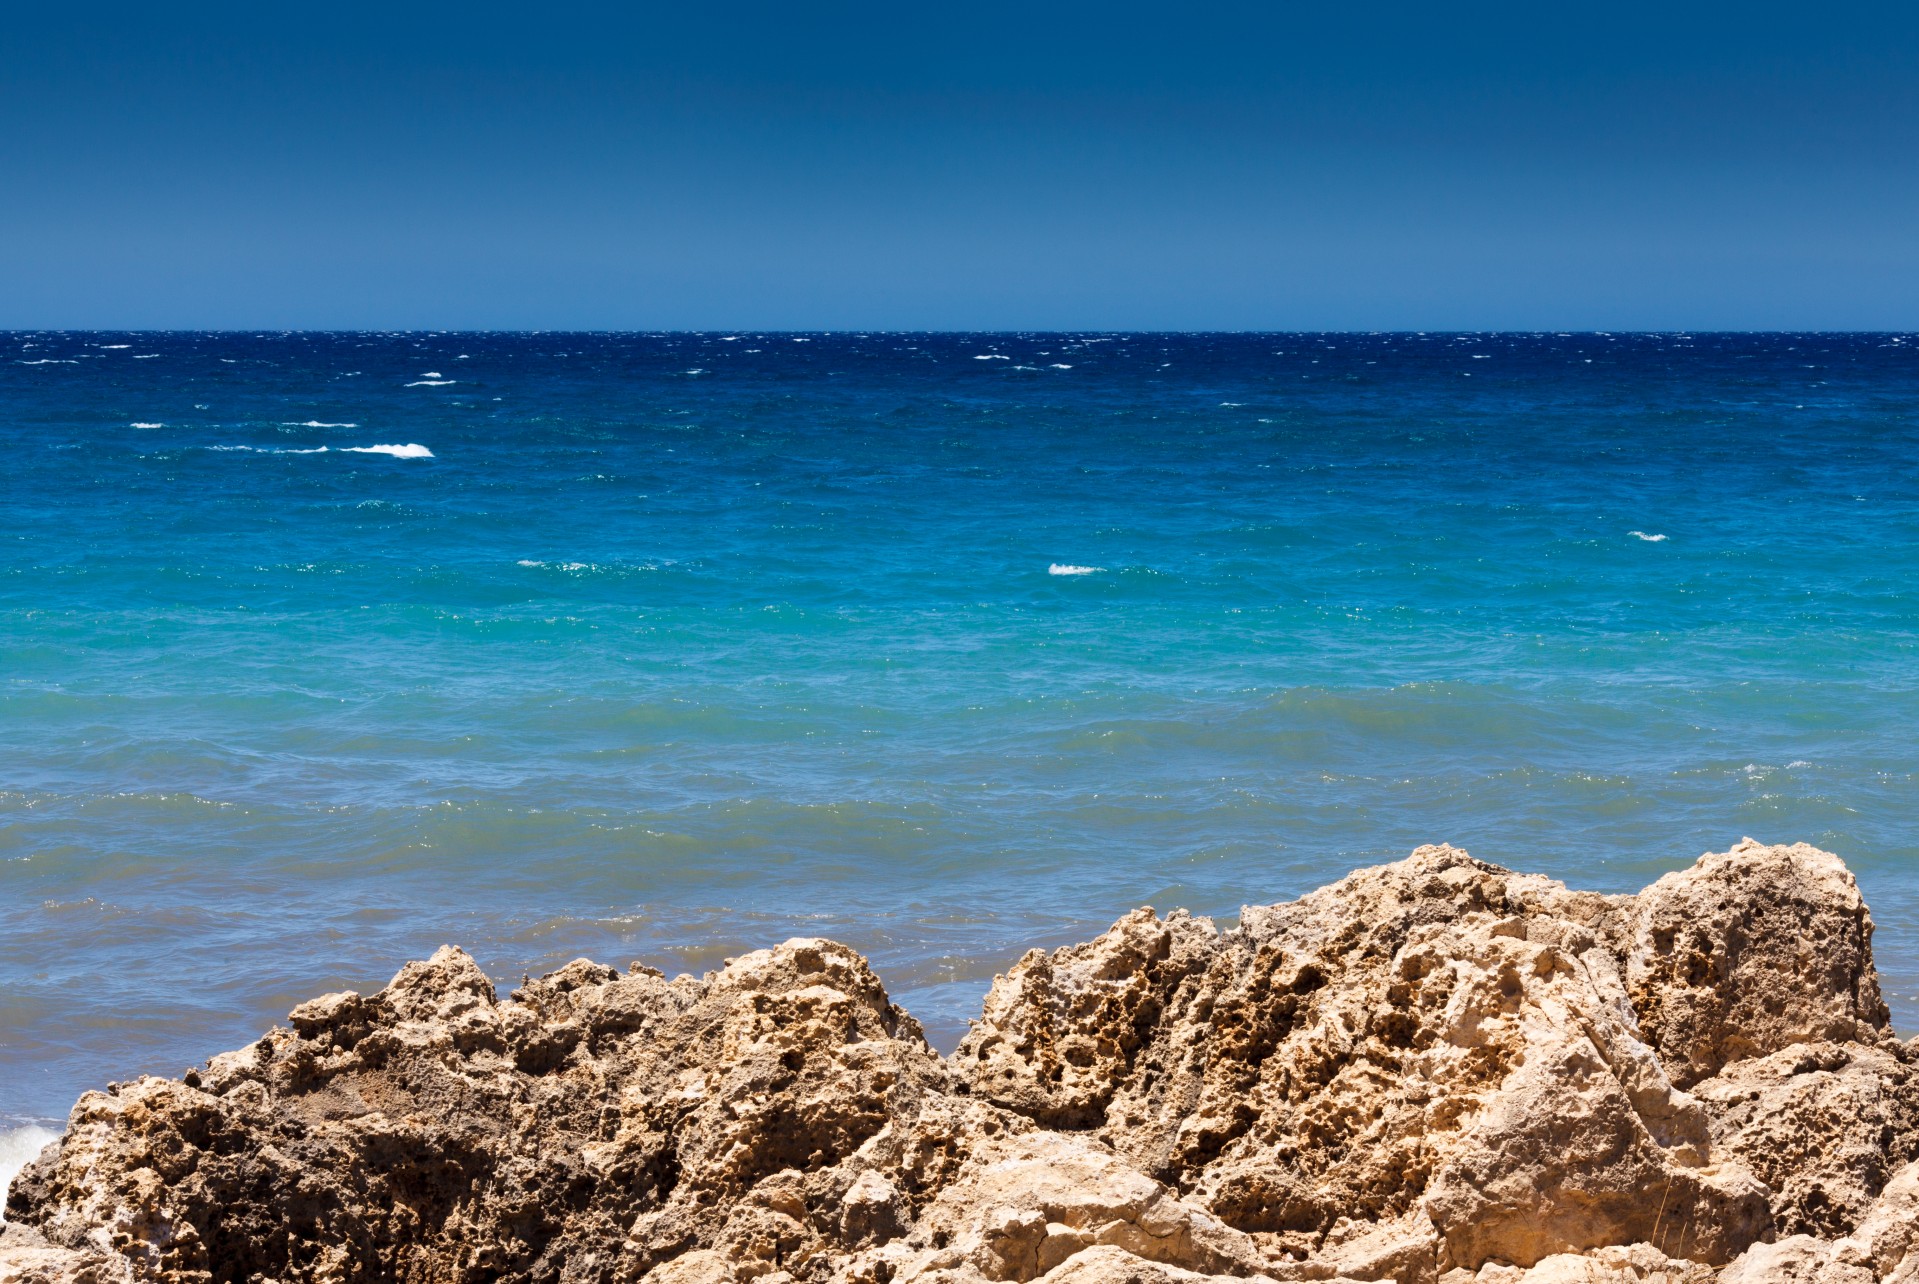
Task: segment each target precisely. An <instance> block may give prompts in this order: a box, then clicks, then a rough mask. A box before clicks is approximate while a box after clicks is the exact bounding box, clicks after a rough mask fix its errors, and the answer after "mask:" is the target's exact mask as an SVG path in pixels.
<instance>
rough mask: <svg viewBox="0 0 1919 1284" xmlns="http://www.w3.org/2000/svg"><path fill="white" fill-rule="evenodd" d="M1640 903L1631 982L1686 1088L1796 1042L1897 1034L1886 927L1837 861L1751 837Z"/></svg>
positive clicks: (1644, 1023) (1655, 1038) (1655, 1042)
mask: <svg viewBox="0 0 1919 1284" xmlns="http://www.w3.org/2000/svg"><path fill="white" fill-rule="evenodd" d="M1638 902H1639V904H1638V911H1639V912H1638V914H1637V921H1636V922H1635V924H1634V936H1633V946H1632V953H1631V956H1630V958H1629V959H1628V962H1627V983H1628V985H1629V986H1630V988H1631V991H1632V998H1633V1006H1634V1007H1635V1008H1636V1009H1637V1010H1638V1013H1639V1021H1640V1026H1641V1028H1642V1029H1643V1030H1644V1031H1645V1034H1646V1041H1647V1042H1648V1043H1650V1044H1651V1045H1652V1047H1653V1048H1654V1050H1656V1051H1657V1052H1658V1053H1659V1056H1660V1059H1661V1060H1662V1061H1663V1062H1664V1063H1665V1065H1666V1067H1667V1069H1668V1071H1669V1073H1670V1074H1671V1075H1672V1078H1673V1082H1675V1083H1677V1084H1679V1085H1680V1086H1681V1087H1690V1086H1691V1085H1692V1084H1693V1083H1695V1082H1697V1081H1698V1080H1700V1079H1704V1078H1706V1077H1707V1076H1709V1075H1713V1074H1717V1073H1718V1072H1719V1071H1720V1070H1721V1069H1722V1068H1723V1067H1725V1066H1726V1065H1729V1064H1730V1063H1732V1062H1734V1061H1741V1060H1745V1059H1746V1058H1749V1057H1763V1056H1766V1055H1768V1054H1770V1053H1774V1052H1778V1051H1779V1050H1781V1049H1782V1048H1789V1047H1792V1046H1793V1045H1795V1044H1801V1043H1814V1042H1819V1041H1823V1040H1830V1041H1835V1042H1842V1043H1843V1042H1853V1041H1856V1042H1861V1043H1875V1042H1878V1041H1879V1040H1881V1039H1883V1038H1884V1037H1885V1034H1886V1031H1887V1027H1888V1024H1889V1022H1890V1019H1891V1018H1890V1016H1889V1015H1888V1013H1887V1011H1886V1005H1885V1002H1884V1000H1883V999H1881V998H1880V995H1879V980H1878V975H1877V973H1876V972H1875V971H1874V970H1873V966H1872V919H1871V917H1870V916H1869V915H1868V914H1867V912H1866V903H1865V900H1864V899H1863V898H1862V897H1861V896H1860V895H1859V886H1858V884H1857V883H1855V882H1854V881H1853V877H1852V874H1851V872H1850V871H1849V870H1847V869H1846V867H1845V864H1844V863H1843V862H1842V861H1841V860H1840V859H1839V858H1838V857H1837V856H1834V855H1833V854H1832V853H1830V852H1822V851H1820V850H1819V849H1818V848H1816V847H1808V846H1806V845H1805V844H1804V843H1800V844H1798V845H1796V846H1792V847H1767V846H1764V845H1763V844H1760V843H1755V842H1754V841H1752V840H1751V839H1750V838H1748V839H1746V840H1745V841H1744V842H1742V843H1740V844H1739V845H1738V846H1737V847H1734V848H1733V849H1732V850H1731V851H1728V852H1721V853H1719V854H1717V855H1709V856H1702V857H1700V858H1699V860H1698V862H1697V863H1695V864H1694V865H1693V866H1692V867H1691V868H1690V869H1683V870H1679V871H1677V872H1675V873H1671V874H1667V875H1666V876H1665V877H1664V878H1662V879H1660V880H1659V881H1658V882H1656V883H1654V884H1653V885H1652V886H1651V887H1648V888H1647V889H1646V890H1645V891H1643V892H1641V893H1640V894H1639V897H1638Z"/></svg>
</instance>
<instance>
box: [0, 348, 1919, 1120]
mask: <svg viewBox="0 0 1919 1284" xmlns="http://www.w3.org/2000/svg"><path fill="white" fill-rule="evenodd" d="M1916 346H1919V345H1915V344H1914V343H1913V342H1912V341H1910V340H1909V339H1907V338H1906V337H1904V336H1886V335H1860V336H1833V335H1772V336H1746V335H1697V336H1681V335H1570V336H1568V335H1463V336H1462V335H1425V336H1420V335H1367V336H1359V335H1227V336H1205V335H1200V336H1185V335H1182V336H1161V335H1133V336H1117V335H1116V336H1099V335H1092V336H1063V335H973V336H954V335H942V336H929V335H907V336H900V335H858V336H855V335H828V334H816V335H790V334H785V335H757V334H747V335H738V336H721V335H698V336H694V335H663V336H644V335H581V334H551V335H410V334H398V335H379V334H351V335H307V334H278V335H211V334H209V335H146V334H142V335H106V334H16V335H10V336H0V447H3V448H4V452H5V453H4V459H5V472H4V481H3V482H0V487H3V488H4V489H0V1126H3V1125H5V1122H6V1120H7V1119H9V1118H10V1119H12V1120H13V1121H14V1122H15V1123H17V1122H19V1121H21V1120H24V1119H36V1118H37V1119H45V1118H51V1117H59V1116H63V1115H64V1113H65V1111H66V1108H67V1106H68V1105H69V1104H70V1103H71V1101H72V1099H73V1097H74V1096H75V1095H76V1093H77V1092H79V1091H80V1090H81V1089H82V1088H85V1087H88V1086H96V1085H99V1084H101V1083H103V1082H105V1081H106V1080H108V1079H117V1078H127V1077H131V1076H132V1075H134V1074H135V1073H138V1072H141V1071H158V1072H166V1073H177V1072H178V1071H179V1070H180V1069H181V1068H182V1067H184V1066H186V1065H187V1064H189V1063H191V1062H194V1061H197V1060H199V1059H200V1058H201V1057H203V1056H205V1055H207V1054H209V1053H211V1052H214V1051H217V1050H221V1049H225V1048H229V1047H234V1046H238V1045H240V1044H242V1043H244V1042H246V1041H247V1040H249V1039H251V1038H253V1037H255V1036H256V1035H257V1033H258V1032H259V1031H260V1030H261V1029H263V1028H264V1027H265V1026H267V1025H268V1024H270V1023H272V1022H273V1021H274V1020H275V1019H276V1018H279V1017H281V1016H282V1015H283V1014H284V1012H285V1010H286V1009H287V1008H288V1007H289V1006H291V1005H292V1004H293V1003H295V1002H297V1001H299V1000H301V999H303V998H306V997H309V996H311V995H313V994H316V993H318V992H320V991H323V990H328V989H337V988H342V987H354V988H371V987H376V986H378V985H379V984H381V983H382V982H383V981H384V980H385V979H386V978H387V977H388V976H389V975H390V974H391V973H392V972H393V971H394V970H395V969H396V968H397V967H398V966H399V965H400V964H401V963H402V962H404V961H405V960H406V959H408V958H413V957H419V956H421V955H423V954H425V953H426V952H428V951H430V950H431V949H433V948H434V947H435V946H437V945H439V944H441V943H442V942H446V941H453V942H458V943H460V944H463V945H465V946H466V947H467V948H469V949H471V950H472V951H473V952H474V953H475V954H476V955H477V956H478V957H479V958H480V959H481V960H482V962H483V963H484V964H485V965H486V966H487V967H488V969H489V970H490V971H491V972H492V973H493V974H494V975H495V977H496V978H497V979H500V980H502V981H507V982H517V980H518V979H519V977H520V976H521V974H522V973H524V972H534V973H538V972H540V971H541V970H543V969H547V968H550V967H552V966H555V965H557V964H559V963H561V962H564V961H565V960H567V959H569V958H572V957H575V956H578V955H582V954H584V955H589V956H593V957H596V958H600V959H603V960H605V961H609V962H613V963H617V964H625V963H626V962H628V961H630V960H634V959H642V960H646V961H648V962H651V963H653V964H655V965H658V966H662V967H665V968H667V969H668V970H669V971H674V970H688V969H690V970H695V971H698V970H703V969H705V968H708V967H712V966H715V965H717V963H718V962H719V960H720V959H721V958H723V957H724V956H726V955H729V954H733V953H737V952H740V951H742V950H745V949H748V948H752V947H756V946H761V945H766V944H770V943H772V942H775V941H777V940H780V939H782V938H784V937H786V936H789V935H794V934H805V935H827V936H832V937H836V938H839V939H841V940H845V941H848V942H850V943H852V944H854V945H856V946H858V947H860V948H861V949H864V950H866V951H868V952H869V953H870V954H871V955H872V956H873V958H874V960H875V963H876V965H877V966H878V967H879V969H880V971H881V973H882V975H883V976H884V977H885V978H886V979H887V981H888V982H889V984H890V986H891V987H892V988H893V990H894V992H895V994H896V995H897V996H898V997H899V998H900V999H901V1001H902V1002H904V1003H905V1005H906V1006H907V1007H908V1008H910V1009H911V1010H912V1011H914V1012H915V1013H916V1014H918V1015H919V1016H920V1017H922V1019H924V1020H925V1021H926V1022H927V1024H928V1025H929V1026H930V1027H931V1028H932V1029H933V1031H934V1033H935V1035H936V1038H937V1039H938V1040H939V1041H941V1042H942V1043H945V1042H950V1041H951V1039H952V1038H953V1037H955V1034H956V1032H957V1031H958V1030H959V1029H960V1028H962V1027H963V1025H964V1022H965V1020H966V1018H967V1017H968V1016H969V1015H972V1014H973V1013H975V1012H976V1011H977V1006H978V1001H979V997H980V995H981V993H982V992H983V991H984V989H985V987H986V985H987V983H988V981H989V980H990V978H991V976H992V974H993V973H994V971H995V970H997V969H1002V968H1004V967H1005V965H1006V964H1007V963H1009V962H1010V961H1011V960H1013V959H1014V958H1016V957H1017V956H1018V955H1019V954H1020V953H1021V952H1022V951H1023V950H1024V949H1025V948H1026V947H1028V946H1030V945H1036V944H1041V945H1050V944H1057V943H1061V942H1064V941H1068V940H1074V939H1081V938H1084V937H1086V936H1089V935H1091V934H1093V933H1095V932H1097V931H1099V930H1100V929H1102V928H1103V927H1104V926H1105V925H1106V924H1107V923H1108V922H1110V921H1111V920H1112V919H1113V918H1115V917H1116V916H1118V915H1119V914H1121V913H1123V912H1124V911H1126V910H1127V909H1129V908H1131V907H1132V906H1134V905H1137V904H1140V903H1142V902H1145V903H1151V904H1153V905H1156V906H1159V907H1161V908H1162V909H1166V908H1171V907H1173V906H1177V905H1185V906H1189V907H1191V908H1193V909H1195V910H1196V911H1201V912H1206V913H1212V914H1216V915H1224V916H1230V915H1232V914H1233V913H1235V912H1236V910H1237V908H1238V906H1240V905H1241V904H1242V903H1245V902H1248V901H1260V902H1264V901H1272V900H1277V899H1280V898H1284V897H1290V896H1294V895H1296V894H1298V893H1300V892H1302V891H1304V890H1306V889H1308V888H1311V887H1313V886H1316V885H1318V884H1320V883H1322V882H1325V881H1328V880H1330V879H1332V878H1334V877H1337V876H1338V875H1340V874H1341V873H1343V872H1345V871H1346V870H1347V869H1349V868H1351V867H1353V866H1355V865H1360V864H1367V863H1374V862H1379V861H1384V860H1390V859H1396V858H1397V857H1399V856H1402V855H1404V854H1405V853H1406V852H1407V851H1408V850H1410V849H1411V848H1412V847H1413V846H1415V845H1416V844H1419V843H1422V842H1429V841H1451V842H1454V843H1457V844H1459V845H1462V846H1464V847H1466V848H1468V849H1469V850H1471V851H1472V852H1473V853H1474V854H1475V855H1478V856H1481V857H1484V858H1488V859H1491V860H1495V861H1499V862H1502V863H1505V864H1509V865H1514V866H1519V867H1524V868H1528V869H1537V870H1542V871H1545V872H1549V873H1551V874H1554V875H1556V876H1559V877H1562V878H1565V879H1567V880H1568V881H1570V882H1572V883H1574V884H1577V885H1583V886H1590V887H1598V888H1602V889H1607V890H1632V889H1636V888H1637V887H1639V886H1641V885H1643V884H1644V883H1645V882H1647V881H1649V880H1650V879H1652V878H1653V877H1655V876H1656V875H1657V874H1659V873H1660V872H1662V871H1665V870H1668V869H1672V868H1675V867H1677V866H1680V865H1682V864H1684V863H1686V862H1688V861H1690V860H1691V859H1692V858H1693V857H1695V856H1696V855H1698V854H1699V853H1700V852H1702V851H1705V850H1708V849H1714V850H1717V849H1721V848H1723V847H1725V846H1727V845H1728V844H1730V843H1732V842H1734V841H1736V840H1737V839H1739V838H1740V837H1741V836H1743V835H1747V834H1750V835H1753V836H1754V837H1758V838H1763V839H1768V840H1775V841H1789V840H1799V839H1804V840H1807V841H1811V842H1814V843H1818V844H1820V845H1822V846H1825V847H1829V848H1831V849H1833V850H1835V851H1837V852H1839V853H1840V854H1841V855H1843V856H1844V857H1845V858H1846V859H1847V860H1848V861H1849V862H1851V864H1852V866H1853V868H1854V869H1855V870H1856V871H1857V873H1858V875H1859V878H1860V880H1861V883H1862V884H1863V886H1864V888H1865V890H1866V893H1867V895H1868V897H1869V899H1870V900H1871V902H1872V905H1873V907H1874V911H1875V915H1876V918H1877V921H1878V925H1879V938H1878V940H1879V954H1880V963H1881V967H1882V969H1883V971H1884V972H1885V974H1886V975H1887V978H1888V989H1889V991H1890V992H1891V994H1892V996H1893V1000H1894V1007H1895V1013H1896V1014H1897V1017H1898V1020H1899V1021H1900V1023H1901V1024H1902V1026H1906V1027H1911V1026H1914V1025H1919V830H1916V829H1915V822H1916V821H1919V796H1916V795H1915V782H1916V780H1919V775H1916V773H1919V647H1916V646H1915V640H1916V639H1919V598H1916V597H1915V592H1914V590H1915V586H1919V476H1915V463H1916V462H1919V352H1915V351H1914V349H1915V347H1916ZM376 445H384V446H419V447H423V448H424V450H425V451H427V452H430V455H423V454H422V453H421V452H418V451H414V452H407V451H402V452H399V454H397V455H396V454H393V453H356V452H353V451H351V450H349V449H347V448H349V447H368V446H376ZM322 446H324V447H326V448H327V449H326V450H324V451H321V450H320V449H319V448H320V447H322ZM302 452H306V453H302ZM407 454H412V455H415V456H416V457H403V456H405V455H407ZM1055 567H1058V568H1060V569H1061V570H1066V569H1068V568H1082V569H1084V570H1085V573H1078V574H1074V573H1068V574H1054V573H1052V568H1055Z"/></svg>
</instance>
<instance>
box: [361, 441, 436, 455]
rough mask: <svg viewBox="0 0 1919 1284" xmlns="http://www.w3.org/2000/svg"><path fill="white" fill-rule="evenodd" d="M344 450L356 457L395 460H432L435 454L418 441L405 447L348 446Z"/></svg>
mask: <svg viewBox="0 0 1919 1284" xmlns="http://www.w3.org/2000/svg"><path fill="white" fill-rule="evenodd" d="M343 449H345V450H348V451H350V452H352V453H353V454H356V455H391V456H393V457H394V458H395V459H431V458H433V452H432V451H430V450H428V449H427V448H426V447H425V446H422V445H421V444H420V443H419V442H417V441H410V442H408V443H407V444H406V445H404V446H347V447H344V448H343Z"/></svg>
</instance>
